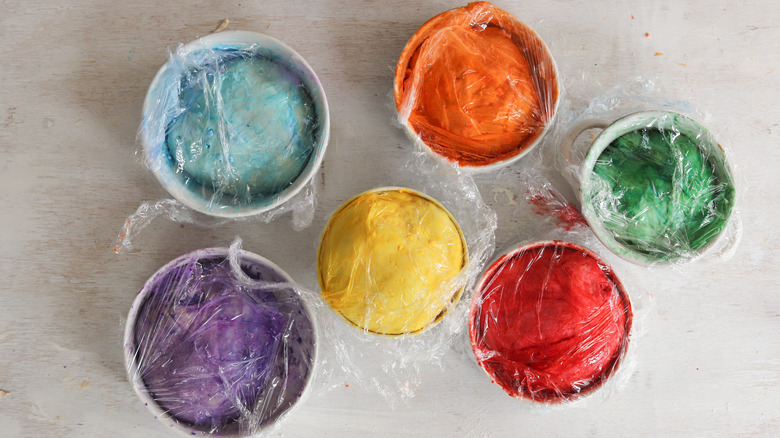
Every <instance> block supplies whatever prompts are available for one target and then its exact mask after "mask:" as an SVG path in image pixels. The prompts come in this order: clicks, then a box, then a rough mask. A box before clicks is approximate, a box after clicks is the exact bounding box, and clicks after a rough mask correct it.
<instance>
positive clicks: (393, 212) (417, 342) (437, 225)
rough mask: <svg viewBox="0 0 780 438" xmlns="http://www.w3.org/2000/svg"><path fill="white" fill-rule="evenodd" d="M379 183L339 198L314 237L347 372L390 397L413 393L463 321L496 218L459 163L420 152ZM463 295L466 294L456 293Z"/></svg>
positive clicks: (338, 348)
mask: <svg viewBox="0 0 780 438" xmlns="http://www.w3.org/2000/svg"><path fill="white" fill-rule="evenodd" d="M394 183H395V184H398V185H402V186H403V187H380V188H376V189H372V190H369V191H366V192H364V193H361V194H359V195H357V196H355V197H353V198H352V199H349V200H347V201H346V202H345V203H344V204H343V205H342V206H341V207H340V208H339V209H337V210H336V211H335V212H334V213H333V214H332V215H331V217H330V219H329V221H328V224H327V225H326V227H325V229H324V231H323V234H322V238H321V241H320V245H319V252H318V259H317V272H318V278H319V284H320V289H321V296H322V298H323V300H324V301H325V302H326V303H327V305H328V306H329V307H330V308H331V309H332V310H333V312H332V318H333V319H334V320H335V322H334V323H333V324H332V326H333V328H334V336H333V339H335V348H336V354H337V355H338V357H339V362H340V363H341V365H342V368H343V370H344V371H345V373H346V378H347V381H348V382H350V383H354V384H356V385H363V386H367V387H372V388H374V389H376V390H378V391H379V392H380V393H381V394H382V395H383V396H385V397H386V398H387V400H388V401H390V402H391V404H394V403H395V402H396V401H399V400H404V399H407V398H408V397H411V396H413V395H414V391H415V389H416V387H417V385H418V384H419V382H420V373H421V369H420V367H421V366H423V365H424V364H436V363H440V359H441V357H442V356H443V355H444V353H445V352H446V351H448V350H449V349H450V348H451V346H452V345H453V343H454V341H455V340H456V339H458V338H459V336H460V334H462V333H463V331H464V328H465V315H466V312H467V308H468V304H467V302H468V299H463V298H462V297H463V296H464V295H465V296H469V293H468V291H469V290H470V288H469V285H471V284H472V282H473V281H474V280H475V279H476V276H477V274H478V273H479V272H480V271H481V270H482V268H483V267H484V264H485V262H486V261H487V258H488V257H489V255H490V254H491V253H492V251H493V247H494V234H493V233H494V230H495V227H496V217H495V214H494V213H493V211H492V210H490V209H489V208H487V206H486V205H485V204H484V203H483V202H482V198H481V197H480V195H479V192H478V190H477V188H476V185H475V183H474V181H473V179H471V177H469V176H468V175H464V174H463V173H462V172H461V171H460V170H459V169H458V168H456V167H455V166H452V165H450V164H447V163H444V162H440V161H439V160H436V159H434V158H432V157H430V156H429V155H427V154H425V153H422V152H415V153H414V154H413V158H412V160H410V161H409V162H408V163H407V164H406V165H404V166H403V167H402V168H401V169H400V171H399V172H398V173H397V174H396V175H394ZM464 301H465V302H464Z"/></svg>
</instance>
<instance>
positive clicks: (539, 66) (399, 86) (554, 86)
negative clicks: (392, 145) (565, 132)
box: [394, 2, 560, 170]
mask: <svg viewBox="0 0 780 438" xmlns="http://www.w3.org/2000/svg"><path fill="white" fill-rule="evenodd" d="M394 88H395V89H394V95H395V104H396V108H397V110H398V116H399V121H400V123H401V125H402V126H404V127H405V128H406V129H407V130H408V133H409V134H410V135H411V136H412V137H413V138H416V139H418V140H419V141H420V142H421V143H422V144H423V145H424V149H425V148H427V149H428V150H430V151H432V152H433V153H434V154H436V155H437V156H440V157H443V158H445V159H447V160H449V161H452V162H455V163H457V164H459V165H460V166H463V167H467V168H470V169H474V170H478V169H482V170H488V169H493V168H495V167H498V166H501V165H504V164H507V163H511V162H513V161H515V160H517V159H519V158H520V157H521V156H522V155H524V154H525V153H526V152H527V151H529V150H530V149H531V148H532V147H533V146H534V145H536V144H537V143H538V142H539V140H540V139H541V137H542V136H543V135H544V133H545V132H546V131H547V129H548V127H549V126H550V125H551V124H552V121H553V117H554V116H555V113H556V108H557V106H558V102H559V100H560V96H559V95H560V86H559V81H558V73H557V70H556V67H555V63H554V61H553V58H552V56H551V55H550V53H549V51H548V49H547V47H546V46H545V44H544V42H543V41H542V40H541V38H540V37H539V35H537V34H536V33H535V32H534V31H533V30H532V29H531V28H529V27H528V26H527V25H525V24H523V23H522V22H520V21H519V20H518V19H517V18H516V17H514V16H513V15H511V14H509V13H507V12H505V11H502V10H500V9H498V8H496V7H494V6H493V5H492V4H490V3H488V2H475V3H469V4H468V6H464V7H460V8H456V9H452V10H449V11H446V12H444V13H441V14H439V15H437V16H435V17H433V18H432V19H430V20H429V21H428V22H426V23H425V24H424V25H423V26H422V27H420V29H419V30H417V32H416V33H415V34H414V35H413V36H412V38H411V39H410V40H409V42H408V43H407V45H406V47H405V48H404V50H403V52H402V54H401V56H400V59H399V61H398V65H397V66H396V72H395V87H394Z"/></svg>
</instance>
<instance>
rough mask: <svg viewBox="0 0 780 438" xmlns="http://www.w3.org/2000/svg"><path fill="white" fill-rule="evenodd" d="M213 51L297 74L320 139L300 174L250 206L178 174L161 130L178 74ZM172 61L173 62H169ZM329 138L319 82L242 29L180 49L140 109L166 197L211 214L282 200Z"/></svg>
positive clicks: (149, 154)
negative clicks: (247, 55)
mask: <svg viewBox="0 0 780 438" xmlns="http://www.w3.org/2000/svg"><path fill="white" fill-rule="evenodd" d="M215 50H243V51H249V52H252V53H254V54H256V55H257V56H263V57H266V58H269V59H273V60H274V61H277V62H280V63H283V64H284V65H285V67H287V68H288V69H289V70H291V71H292V72H294V73H296V74H297V75H298V76H299V77H300V79H301V80H302V82H303V84H304V85H305V87H306V89H307V90H308V92H309V95H310V96H311V98H312V101H313V102H314V106H315V113H316V115H317V119H318V123H319V129H318V133H319V135H318V136H317V138H316V141H315V144H314V145H313V148H314V149H313V153H312V155H311V157H310V158H309V162H308V163H307V164H306V166H305V167H304V169H303V171H302V172H301V174H300V175H299V176H298V177H297V179H295V180H294V181H293V182H292V184H290V185H289V186H288V187H286V188H284V189H283V190H281V191H279V192H277V193H276V194H275V195H271V196H268V197H265V198H262V199H256V200H253V201H252V202H251V203H248V204H242V203H234V202H227V201H228V200H227V199H224V198H228V196H217V197H216V198H214V191H213V189H211V188H210V187H206V186H204V185H201V184H199V183H197V182H196V181H194V179H192V178H189V177H188V176H187V175H186V173H185V172H183V171H178V170H177V166H176V163H175V162H174V160H173V158H172V157H171V156H170V153H169V152H168V148H167V145H166V132H165V131H166V129H167V127H168V125H169V124H170V123H171V121H172V120H173V118H174V116H175V114H171V112H172V109H175V108H176V104H177V102H178V98H179V96H178V90H179V88H180V85H179V84H180V82H181V78H182V75H183V74H184V73H187V72H188V71H189V70H190V69H192V68H195V67H197V66H198V62H199V61H202V56H199V55H198V54H199V53H200V54H202V53H204V52H206V51H215ZM174 59H175V62H174ZM329 135H330V116H329V112H328V102H327V99H326V98H325V92H324V91H323V89H322V84H321V83H320V81H319V79H318V78H317V76H316V75H315V73H314V70H312V68H311V66H309V64H308V63H307V62H306V60H304V59H303V58H302V57H301V55H299V54H298V53H297V52H295V50H293V49H292V48H290V47H289V46H287V45H285V44H284V43H282V42H281V41H279V40H277V39H275V38H272V37H270V36H267V35H263V34H260V33H255V32H246V31H225V32H218V33H213V34H210V35H207V36H205V37H202V38H199V39H197V40H195V41H192V42H190V43H188V44H186V45H184V46H183V47H181V48H179V49H178V50H177V52H176V54H175V55H173V58H172V59H171V60H169V61H168V62H166V63H165V64H164V65H163V66H162V67H161V68H160V70H159V71H158V72H157V75H156V76H155V77H154V79H153V80H152V84H151V85H150V86H149V90H148V92H147V94H146V100H145V101H144V107H143V121H142V124H141V129H140V132H139V137H140V141H141V144H142V146H143V150H144V153H145V159H146V163H147V165H148V166H149V167H150V169H151V170H152V172H153V173H154V175H155V177H156V178H157V180H158V181H159V182H160V184H162V186H163V187H164V188H165V190H166V191H168V193H170V194H171V196H173V197H174V198H176V199H177V200H178V201H179V202H181V203H182V204H184V205H186V206H188V207H190V208H192V209H194V210H197V211H199V212H202V213H206V214H209V215H213V216H220V217H240V216H249V215H254V214H258V213H262V212H265V211H268V210H270V209H273V208H274V207H276V206H278V205H280V204H282V203H284V202H286V201H287V200H289V199H290V198H291V197H293V196H294V195H295V194H296V193H298V192H299V191H300V190H301V189H302V188H303V186H304V185H306V183H308V182H309V180H311V178H312V177H313V176H314V174H315V173H316V172H317V169H319V167H320V164H321V163H322V159H323V157H324V156H325V149H326V147H327V144H328V139H329Z"/></svg>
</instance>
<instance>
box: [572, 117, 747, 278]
mask: <svg viewBox="0 0 780 438" xmlns="http://www.w3.org/2000/svg"><path fill="white" fill-rule="evenodd" d="M591 128H602V129H603V131H602V132H601V133H600V134H599V135H598V136H597V137H596V138H595V139H594V140H593V142H592V143H591V146H590V149H588V152H587V154H586V156H585V160H584V161H583V164H582V166H581V168H580V170H579V180H580V184H581V185H580V188H579V191H578V195H579V197H580V203H581V205H582V214H583V216H584V217H585V220H587V221H588V224H589V225H590V227H591V228H592V229H593V233H594V234H595V235H596V237H598V238H599V240H600V241H601V242H602V243H603V244H604V246H606V247H607V248H608V249H609V250H610V251H612V252H613V253H615V254H617V255H618V256H620V257H621V258H623V259H624V260H627V261H629V262H632V263H635V264H638V265H642V266H648V265H653V264H659V263H660V264H662V263H671V262H677V261H691V260H694V259H696V258H698V257H700V256H701V255H702V254H704V253H705V252H706V251H707V250H708V249H710V248H711V247H713V246H714V245H715V244H716V242H718V241H720V239H721V238H722V237H723V235H724V234H725V233H724V230H725V229H726V227H727V226H728V223H729V221H730V218H731V216H732V212H733V207H734V197H735V190H734V178H733V176H732V172H731V168H730V167H729V164H728V162H727V161H726V155H725V152H724V150H723V148H722V147H721V145H720V144H719V143H718V141H717V140H716V139H715V137H714V136H713V134H712V133H711V132H710V131H709V130H708V129H706V128H705V127H704V126H702V125H701V124H699V123H698V122H696V121H695V120H693V119H692V118H690V117H688V116H685V115H682V114H678V113H675V112H671V111H642V112H637V113H633V114H629V115H626V116H623V117H621V118H619V119H617V120H614V121H595V122H593V123H591V124H590V126H587V127H585V128H584V129H582V131H579V132H580V133H581V132H584V131H585V130H587V129H591ZM643 128H656V129H659V130H666V131H673V132H674V131H676V132H679V133H680V134H682V135H685V136H687V137H688V138H690V139H694V140H695V141H696V142H697V143H698V145H699V149H700V151H701V152H702V154H704V155H705V157H706V159H707V160H708V161H709V163H710V165H711V166H712V168H713V172H714V175H715V177H716V178H718V180H719V181H722V182H724V183H725V184H728V185H729V186H730V190H729V192H728V193H727V195H726V197H727V198H728V202H729V206H727V207H726V209H727V211H726V212H725V216H726V218H725V219H724V220H723V221H722V222H724V225H723V228H722V229H721V231H720V232H719V234H718V235H717V236H715V237H713V238H712V239H711V240H710V241H709V243H707V244H706V245H704V246H703V247H702V248H700V249H698V250H696V251H693V250H691V251H690V253H687V252H686V253H685V254H683V253H680V254H669V255H668V257H657V256H651V255H648V254H645V253H643V252H641V251H638V250H636V249H634V248H632V247H630V246H628V245H625V244H623V243H621V242H619V241H618V240H617V239H615V236H614V234H613V233H612V232H611V231H610V230H609V229H607V227H606V226H605V225H604V223H603V222H602V221H601V219H600V218H599V216H598V214H597V213H596V210H595V208H594V206H593V203H592V202H591V198H592V195H593V191H594V190H596V188H595V187H594V184H593V183H592V181H593V179H592V178H591V176H592V174H593V169H594V167H595V165H596V161H597V160H598V159H599V157H600V156H601V154H602V153H603V152H604V150H605V149H606V148H607V147H609V145H610V144H611V143H612V142H613V141H614V140H616V139H617V138H620V137H621V136H623V135H625V134H627V133H630V132H634V131H636V130H638V129H643Z"/></svg>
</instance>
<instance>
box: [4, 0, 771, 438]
mask: <svg viewBox="0 0 780 438" xmlns="http://www.w3.org/2000/svg"><path fill="white" fill-rule="evenodd" d="M459 5H460V4H459V3H453V2H445V1H408V0H401V1H397V2H380V1H360V0H359V1H353V2H348V1H343V0H319V1H302V0H284V1H282V0H266V1H250V0H231V1H214V0H212V1H206V0H195V1H181V0H174V1H168V2H152V1H147V0H139V1H134V2H130V1H127V2H126V1H109V0H106V1H97V0H93V1H89V0H70V1H17V0H4V1H2V2H0V245H1V246H2V251H0V282H1V284H2V285H1V286H0V302H1V303H2V305H1V308H0V390H1V391H0V436H2V437H158V436H159V437H166V436H174V434H173V432H172V431H170V430H167V428H166V427H165V426H164V425H162V423H160V422H158V421H156V420H155V419H154V418H153V417H152V415H151V414H149V413H148V412H147V411H146V409H145V408H144V406H143V404H142V403H140V402H139V400H138V398H137V397H136V396H135V394H134V393H133V390H132V387H131V385H130V384H129V383H128V381H127V378H126V375H125V368H124V363H123V352H122V333H123V325H124V321H125V318H126V315H127V312H128V310H129V306H130V303H131V302H132V300H133V298H134V296H135V294H136V293H137V292H138V290H139V289H140V288H141V286H142V285H143V283H144V282H145V281H146V279H147V278H148V277H149V276H150V275H151V274H152V273H153V272H154V271H155V270H156V269H158V268H159V267H160V266H162V265H163V264H165V263H166V262H168V261H169V260H172V259H173V258H175V257H177V256H179V255H181V254H183V253H184V252H187V251H189V250H192V249H196V248H202V247H209V246H219V245H225V244H229V243H230V242H231V240H232V239H233V237H234V236H237V235H240V236H241V237H242V238H243V239H244V247H245V248H246V249H248V250H251V251H253V252H257V253H259V254H262V255H264V256H266V257H269V258H271V259H272V260H274V261H275V262H276V263H277V264H279V265H280V266H281V267H282V268H283V269H285V270H286V271H287V272H288V273H289V274H290V275H291V276H292V277H293V278H296V279H297V280H298V281H300V282H301V283H302V284H304V285H306V286H308V287H311V288H315V289H316V280H315V278H316V277H315V274H314V268H315V252H316V244H317V239H318V237H319V234H320V232H321V230H322V228H323V226H324V224H325V221H326V219H327V217H328V215H329V214H330V213H331V212H332V211H333V210H335V209H336V208H337V207H338V206H339V205H340V204H341V203H342V202H344V201H345V200H347V199H349V198H350V197H352V196H353V195H354V194H356V193H358V192H360V191H363V190H366V189H369V188H373V187H376V186H381V185H393V184H394V182H395V181H396V176H397V172H398V168H399V167H400V166H401V165H402V164H403V163H405V162H406V160H407V159H408V156H409V152H410V151H411V150H412V149H413V145H412V143H411V142H410V141H409V140H408V139H407V138H406V137H405V135H404V134H403V132H402V131H401V129H400V128H399V127H398V126H397V125H396V123H395V111H394V107H393V104H392V78H393V69H394V66H395V63H396V60H397V57H398V55H399V54H400V53H401V50H402V49H403V46H404V44H405V43H406V41H407V39H408V38H409V37H410V36H411V35H412V34H413V33H414V31H415V30H416V29H417V28H418V27H419V26H420V25H421V24H423V23H424V22H425V21H426V20H427V19H428V18H430V17H432V16H434V15H436V14H437V13H439V12H442V11H444V10H446V9H449V8H451V7H454V6H459ZM497 6H498V7H501V8H503V9H505V10H507V11H509V12H511V13H513V14H515V15H517V16H518V17H519V18H520V19H521V20H523V21H525V22H526V23H528V24H529V25H531V26H532V27H533V28H534V29H535V30H536V31H537V32H538V33H539V34H540V35H541V37H542V38H543V39H544V40H545V42H546V43H547V44H548V46H549V47H550V50H551V52H552V53H553V56H554V57H555V59H556V61H557V63H558V67H559V70H560V72H561V75H562V77H563V78H564V88H565V97H564V98H565V99H566V101H567V102H568V104H569V105H570V106H571V107H572V108H574V109H579V110H582V109H583V108H584V105H585V103H586V102H587V101H588V100H589V99H590V98H592V97H593V96H595V95H598V94H599V93H601V92H603V91H604V90H606V89H608V88H609V87H611V86H612V85H614V84H619V83H626V82H629V81H632V80H634V79H636V78H642V79H643V80H651V81H653V83H654V84H655V86H656V87H657V89H659V90H660V91H661V93H662V95H663V96H665V97H666V98H667V99H669V100H682V101H686V102H691V103H692V104H694V105H695V106H696V107H697V108H699V109H700V110H701V111H703V113H705V114H706V115H707V120H705V123H706V124H707V125H708V126H710V127H712V128H713V130H714V131H715V132H716V133H717V135H718V136H719V138H721V139H722V142H723V144H724V145H725V146H727V147H728V148H730V150H731V152H732V153H733V159H734V163H735V165H736V166H737V168H738V169H739V175H740V180H739V181H740V183H741V184H742V186H743V188H744V190H743V191H742V192H741V195H742V197H741V201H740V205H739V212H740V217H741V221H742V229H743V234H742V236H741V243H740V245H739V247H738V248H737V251H736V254H735V255H734V257H733V259H731V260H730V261H728V262H725V263H702V264H694V265H691V266H687V267H685V268H684V269H677V270H675V269H651V270H648V269H644V268H639V267H636V266H632V265H628V264H626V263H622V262H620V261H618V260H615V259H614V258H612V259H610V260H613V261H614V266H615V269H616V270H617V271H618V272H619V273H621V274H623V275H624V276H625V277H626V278H628V279H629V281H628V282H629V283H630V284H631V285H632V286H633V287H634V291H636V293H637V294H639V296H643V297H644V298H647V300H646V301H648V302H649V303H650V304H648V305H647V306H646V308H647V309H648V310H647V312H645V317H644V318H643V320H642V324H641V329H642V333H641V336H639V337H638V338H637V341H636V343H635V344H634V351H635V358H634V359H633V364H634V366H635V367H636V371H635V372H634V374H633V375H632V376H631V377H630V379H629V380H628V381H627V382H626V383H625V385H623V387H622V388H620V389H619V390H616V391H614V392H613V393H610V394H608V396H604V397H599V398H597V399H594V400H593V401H590V400H589V401H588V402H587V403H584V404H581V405H577V406H572V407H565V408H558V409H544V408H538V407H533V406H529V405H528V404H526V403H522V402H518V401H517V400H513V399H511V398H509V397H507V396H506V395H505V394H503V393H502V392H501V390H500V389H498V387H496V386H495V385H492V384H491V383H490V382H489V380H488V379H487V378H486V377H485V375H484V374H483V372H482V371H481V370H480V369H479V368H477V367H476V365H474V363H473V361H472V360H471V359H469V357H468V352H467V351H466V349H465V348H463V346H462V345H461V343H460V342H456V343H455V346H454V347H453V348H452V349H451V350H450V351H449V352H447V354H445V355H444V356H443V357H442V358H441V359H442V361H441V365H431V366H426V367H421V369H420V372H419V378H420V385H419V386H418V387H417V388H416V391H415V396H414V397H413V398H411V399H410V400H408V401H406V402H400V403H396V404H394V405H393V406H392V407H391V406H390V405H389V404H388V403H387V402H386V400H385V399H384V398H383V397H382V396H381V395H380V394H378V393H377V392H376V391H373V390H371V389H370V388H369V387H367V386H365V385H362V384H360V382H357V381H355V380H354V379H352V377H351V376H350V374H349V373H336V374H334V375H332V376H331V377H330V378H329V379H330V380H328V379H323V382H324V383H320V384H318V387H317V388H316V390H315V391H314V392H313V394H312V396H311V397H310V398H309V399H308V400H307V401H306V403H305V404H304V405H302V406H301V408H300V409H299V410H297V411H296V412H295V413H294V415H292V416H291V417H290V418H288V421H286V422H285V423H284V424H283V425H282V427H281V428H280V429H279V430H278V431H276V432H275V433H274V435H275V436H294V437H298V436H301V437H303V436H307V437H308V436H325V437H336V436H372V437H373V436H388V437H389V436H394V437H395V436H420V437H427V436H464V437H494V436H495V437H503V436H539V435H548V436H648V437H655V436H777V435H778V434H780V391H778V389H780V337H778V332H780V293H779V292H780V286H778V273H780V269H779V268H778V254H780V227H779V226H778V225H780V224H779V223H778V220H777V216H778V214H780V207H779V205H780V202H779V201H780V191H778V183H779V182H780V180H779V179H778V174H779V172H778V163H780V147H778V145H779V144H780V105H779V104H778V103H780V71H778V67H780V65H779V64H780V56H778V47H777V46H778V41H780V27H779V26H778V23H780V8H778V6H777V4H776V3H775V2H772V1H769V0H763V1H751V2H730V1H696V0H686V1H682V0H681V1H674V2H660V1H656V2H621V1H606V0H593V1H582V0H572V1H563V0H555V1H546V2H530V1H517V0H506V1H504V2H499V3H497ZM225 18H227V19H229V20H230V25H229V27H228V28H229V29H244V30H252V31H258V32H263V33H266V34H268V35H271V36H273V37H276V38H278V39H280V40H282V41H284V42H286V43H287V44H289V45H290V46H292V47H293V48H295V49H296V50H297V51H298V52H299V53H300V54H301V55H303V57H304V58H306V59H307V61H308V62H309V63H310V64H311V65H312V67H313V68H314V69H315V71H316V72H317V74H318V75H319V77H320V79H321V81H322V83H323V86H324V88H325V91H326V93H327V96H328V99H329V103H330V109H331V122H332V135H331V140H330V145H329V148H328V152H327V155H326V157H325V161H324V165H323V168H322V171H321V172H320V175H319V176H318V178H319V180H318V181H319V189H320V192H319V202H318V204H317V209H316V212H315V218H314V221H313V223H312V225H311V226H310V227H308V228H305V229H304V230H302V231H295V230H293V229H292V227H291V226H290V218H289V216H284V217H280V218H278V219H277V220H275V221H273V222H271V223H269V224H265V223H262V222H257V221H236V222H232V223H229V224H227V225H223V226H219V227H201V226H197V225H184V226H182V225H181V224H178V223H175V222H171V221H169V220H167V219H164V218H160V219H158V220H156V221H154V222H152V224H151V225H150V226H149V227H147V228H146V229H144V230H143V231H142V232H141V233H140V234H139V235H138V236H137V237H136V238H135V239H134V240H133V244H134V248H135V249H134V250H133V251H131V252H129V253H126V254H120V255H117V254H114V253H113V252H112V248H113V246H114V242H115V238H116V236H117V234H118V233H119V232H120V229H121V226H122V224H123V222H124V220H125V218H126V217H127V216H128V215H130V214H131V213H133V212H134V211H135V209H136V208H137V207H138V205H139V204H140V203H141V202H142V201H146V200H157V199H163V198H165V197H166V194H165V193H164V192H163V191H162V189H161V188H160V186H159V185H158V184H157V182H156V181H155V180H154V179H153V178H152V177H151V175H150V173H149V171H148V170H147V169H146V168H145V167H144V165H143V164H142V163H141V160H140V159H139V157H138V155H137V152H138V150H139V148H140V146H139V145H138V143H137V141H136V132H137V129H138V125H139V122H140V114H141V105H142V102H143V98H144V94H145V92H146V89H147V87H148V85H149V83H150V82H151V79H152V77H153V75H154V74H155V72H156V71H157V69H158V68H159V67H160V65H161V64H162V63H164V62H165V60H166V59H167V56H168V50H173V49H174V48H175V47H176V45H177V44H178V43H184V42H187V41H190V40H192V39H194V38H196V37H198V36H202V35H205V34H207V33H209V32H211V31H212V30H214V29H215V28H216V27H217V26H218V25H219V24H220V22H221V21H222V20H223V19H225ZM525 166H527V163H526V164H524V161H523V160H521V161H520V162H518V163H517V164H515V165H513V166H511V167H509V168H507V169H505V170H504V171H502V172H500V173H498V174H495V175H482V176H480V177H479V179H478V181H479V187H480V191H481V193H482V196H483V197H484V199H485V201H486V202H487V203H488V204H489V205H490V206H491V207H492V208H493V209H494V210H495V211H496V213H497V217H498V229H497V232H496V242H497V245H498V247H499V248H501V247H503V246H507V245H511V244H513V243H518V242H521V241H525V240H531V239H536V238H545V237H549V235H548V234H542V233H546V231H544V230H546V229H547V228H549V227H547V226H548V225H549V224H550V221H549V220H546V219H545V218H544V217H543V216H539V215H537V214H535V213H533V211H532V209H531V207H530V206H529V205H528V204H527V203H526V202H525V187H523V185H522V182H521V178H520V176H519V175H520V174H521V173H522V172H523V170H524V169H525ZM545 227H547V228H545ZM594 250H596V251H597V252H599V253H601V254H603V253H604V252H606V250H605V249H604V248H603V247H601V246H598V247H594ZM650 298H652V299H650ZM331 360H334V361H335V360H337V358H336V357H332V358H331ZM347 385H349V386H347Z"/></svg>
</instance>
